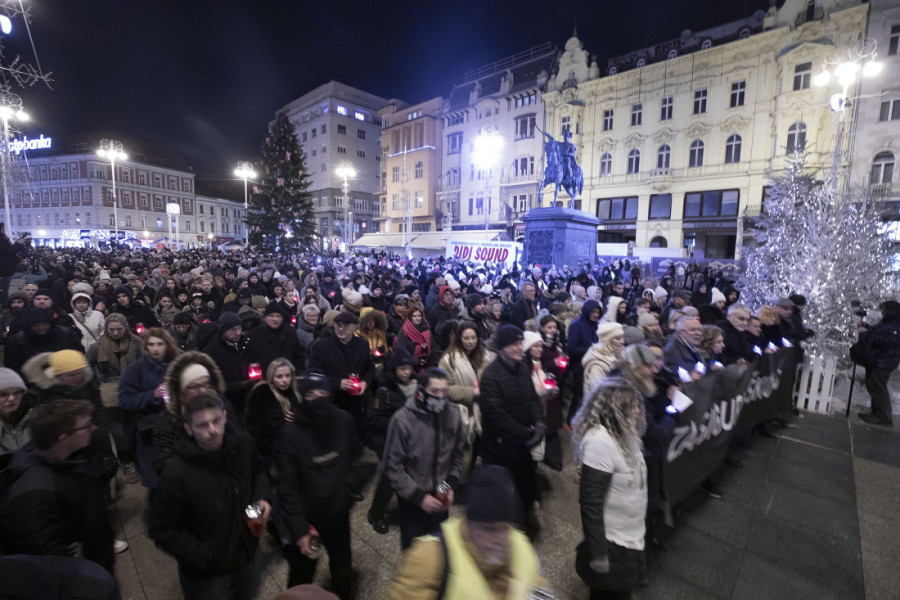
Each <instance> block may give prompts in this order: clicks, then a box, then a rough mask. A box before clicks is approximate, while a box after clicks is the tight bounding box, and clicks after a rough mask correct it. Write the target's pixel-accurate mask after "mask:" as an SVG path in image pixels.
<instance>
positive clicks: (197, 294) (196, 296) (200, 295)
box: [191, 292, 203, 298]
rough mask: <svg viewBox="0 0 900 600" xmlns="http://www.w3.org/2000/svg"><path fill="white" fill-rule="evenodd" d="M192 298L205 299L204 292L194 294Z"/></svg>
mask: <svg viewBox="0 0 900 600" xmlns="http://www.w3.org/2000/svg"><path fill="white" fill-rule="evenodd" d="M191 298H203V292H194V293H193V294H191Z"/></svg>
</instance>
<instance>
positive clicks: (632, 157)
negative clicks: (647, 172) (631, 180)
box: [628, 150, 641, 175]
mask: <svg viewBox="0 0 900 600" xmlns="http://www.w3.org/2000/svg"><path fill="white" fill-rule="evenodd" d="M640 170H641V153H640V151H639V150H632V151H631V152H629V153H628V174H629V175H633V174H635V173H638V172H639V171H640Z"/></svg>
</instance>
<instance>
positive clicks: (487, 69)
mask: <svg viewBox="0 0 900 600" xmlns="http://www.w3.org/2000/svg"><path fill="white" fill-rule="evenodd" d="M552 51H553V43H552V42H544V43H543V44H541V45H539V46H534V47H533V48H529V49H528V50H524V51H522V52H519V53H517V54H513V55H512V56H507V57H506V58H501V59H500V60H498V61H496V62H493V63H491V64H489V65H485V66H483V67H481V68H478V69H473V70H472V71H467V72H466V74H465V77H464V79H463V82H464V83H468V82H469V81H474V80H476V79H480V78H482V77H484V76H486V75H491V74H493V73H497V72H498V71H502V70H504V69H507V68H508V67H511V66H513V65H515V64H517V63H519V62H522V61H525V60H531V59H533V58H536V57H538V56H542V55H544V54H547V53H548V52H552Z"/></svg>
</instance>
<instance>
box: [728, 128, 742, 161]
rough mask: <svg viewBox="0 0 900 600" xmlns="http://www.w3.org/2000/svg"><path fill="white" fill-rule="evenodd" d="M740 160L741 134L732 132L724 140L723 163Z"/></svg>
mask: <svg viewBox="0 0 900 600" xmlns="http://www.w3.org/2000/svg"><path fill="white" fill-rule="evenodd" d="M737 162H741V136H739V135H738V134H734V135H732V136H729V138H728V140H727V141H726V142H725V163H726V164H730V163H737Z"/></svg>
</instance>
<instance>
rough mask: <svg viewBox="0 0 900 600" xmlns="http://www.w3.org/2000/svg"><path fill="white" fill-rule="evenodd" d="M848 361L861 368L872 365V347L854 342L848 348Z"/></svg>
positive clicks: (864, 343)
mask: <svg viewBox="0 0 900 600" xmlns="http://www.w3.org/2000/svg"><path fill="white" fill-rule="evenodd" d="M850 360H852V361H853V362H854V363H856V364H858V365H859V366H861V367H865V366H867V365H869V364H871V363H872V346H871V345H870V344H868V343H866V342H856V343H855V344H853V345H852V346H850Z"/></svg>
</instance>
